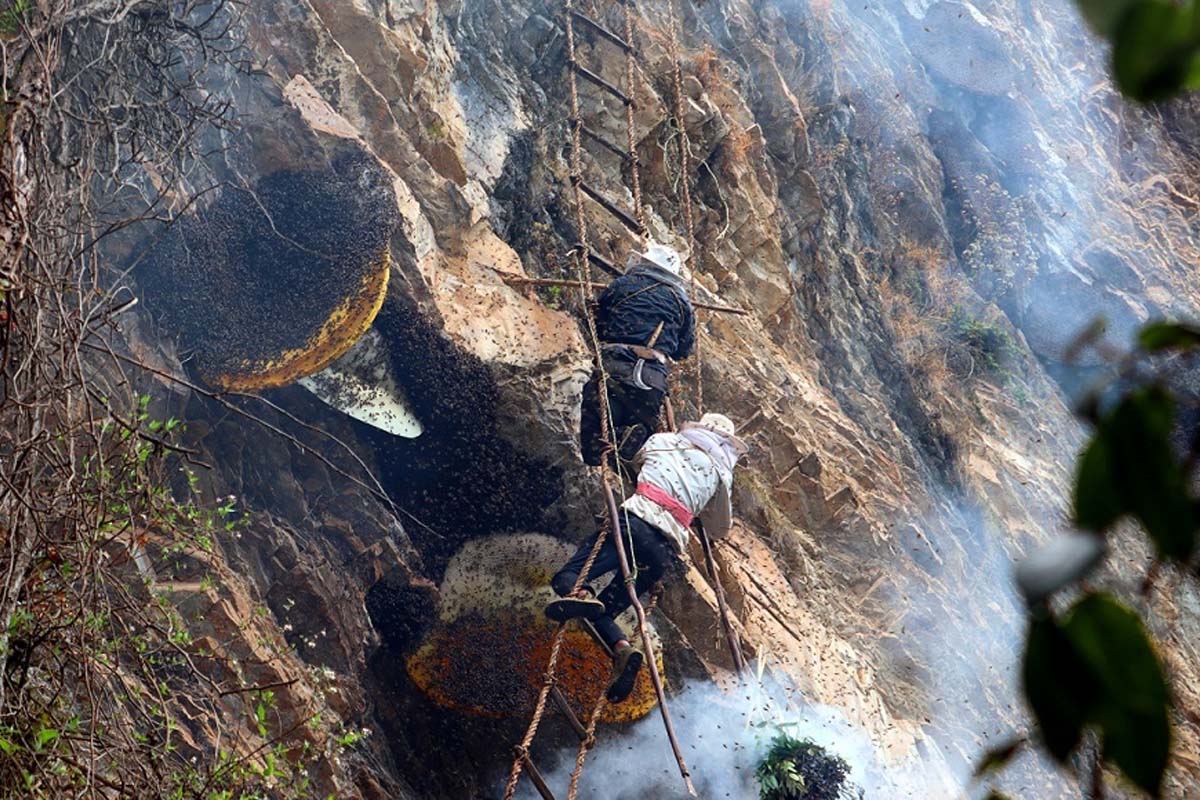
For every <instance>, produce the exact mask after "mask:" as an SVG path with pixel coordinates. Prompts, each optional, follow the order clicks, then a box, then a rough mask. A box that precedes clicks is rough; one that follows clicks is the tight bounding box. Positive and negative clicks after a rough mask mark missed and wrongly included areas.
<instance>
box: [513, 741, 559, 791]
mask: <svg viewBox="0 0 1200 800" xmlns="http://www.w3.org/2000/svg"><path fill="white" fill-rule="evenodd" d="M521 761H523V762H524V763H525V772H526V774H528V775H529V780H531V781H533V785H534V786H535V787H537V790H538V794H540V795H541V796H542V798H543V800H554V792H552V791H550V787H549V786H548V785H547V784H546V779H545V778H543V777H542V773H541V771H540V770H539V769H538V768H537V766H535V765H534V763H533V759H532V758H530V757H529V753H528V752H526V751H525V750H521Z"/></svg>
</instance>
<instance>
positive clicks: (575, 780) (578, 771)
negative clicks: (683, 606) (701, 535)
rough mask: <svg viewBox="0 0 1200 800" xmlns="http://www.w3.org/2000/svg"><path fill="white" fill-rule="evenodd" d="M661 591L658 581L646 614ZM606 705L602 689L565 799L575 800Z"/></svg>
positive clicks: (652, 610) (606, 697) (578, 754)
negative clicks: (585, 761)
mask: <svg viewBox="0 0 1200 800" xmlns="http://www.w3.org/2000/svg"><path fill="white" fill-rule="evenodd" d="M662 593H663V584H662V581H659V582H658V583H656V584H654V588H653V589H651V590H650V602H649V603H647V604H646V616H650V615H651V614H652V613H654V608H655V606H657V605H658V601H659V598H661V597H662ZM606 705H608V693H607V691H606V690H603V689H602V690H601V691H600V695H599V696H598V697H597V698H596V704H595V705H594V706H593V707H592V714H591V716H590V717H589V718H588V724H587V731H586V733H585V735H584V737H583V738H582V739H580V740H579V752H578V753H576V754H575V770H574V771H573V772H572V773H571V785H570V786H569V787H568V788H567V800H576V798H577V797H578V794H579V779H580V777H581V776H582V775H583V762H584V760H586V759H587V754H588V752H589V751H591V749H592V748H593V747H595V746H596V724H597V723H598V722H599V721H600V714H602V713H603V712H604V707H605V706H606Z"/></svg>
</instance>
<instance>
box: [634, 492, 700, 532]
mask: <svg viewBox="0 0 1200 800" xmlns="http://www.w3.org/2000/svg"><path fill="white" fill-rule="evenodd" d="M637 493H638V494H640V495H641V496H642V497H644V498H646V499H647V500H649V501H651V502H652V503H655V504H657V505H658V506H660V507H661V508H662V509H663V510H664V511H666V512H667V513H668V514H670V515H671V516H672V517H674V518H675V521H676V522H678V523H679V524H680V525H682V526H683V527H685V528H687V527H690V526H691V524H692V520H693V519H695V516H694V515H693V514H692V512H691V511H689V510H688V507H687V506H685V505H684V504H683V503H681V502H679V500H678V499H677V498H676V497H675V496H674V495H672V494H671V493H670V492H668V491H667V490H666V489H660V488H658V487H657V486H655V485H654V484H653V483H644V482H642V481H639V482H638V485H637Z"/></svg>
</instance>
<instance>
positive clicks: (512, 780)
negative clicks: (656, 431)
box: [504, 0, 696, 800]
mask: <svg viewBox="0 0 1200 800" xmlns="http://www.w3.org/2000/svg"><path fill="white" fill-rule="evenodd" d="M621 2H622V5H623V6H624V33H625V41H626V42H627V43H628V44H629V45H631V47H630V48H629V49H627V50H625V93H626V96H627V97H629V98H632V97H633V94H634V77H635V75H634V66H635V65H634V57H633V48H632V44H633V8H632V2H631V0H621ZM574 6H575V3H574V0H564V9H565V12H566V13H565V15H564V16H565V22H566V33H567V59H568V63H569V64H571V65H572V68H571V69H569V70H567V76H568V77H567V84H568V88H569V95H570V107H571V127H572V130H571V184H572V187H573V189H574V193H575V222H576V227H577V228H578V231H579V243H578V246H577V247H576V248H575V258H576V264H577V272H578V276H579V295H580V304H581V305H582V307H583V311H584V317H585V319H586V322H587V333H588V339H589V340H590V342H591V346H592V357H593V361H594V363H595V368H596V374H597V380H598V391H597V396H598V397H597V399H598V401H599V404H600V427H601V430H602V431H604V434H603V435H604V448H603V453H602V455H601V460H600V475H601V482H602V484H603V488H604V492H605V498H606V509H607V514H608V518H609V524H610V527H611V528H612V531H613V535H614V544H615V545H616V547H617V554H618V558H619V562H620V566H621V572H622V573H623V576H622V577H623V579H624V581H625V583H626V588H627V590H628V592H629V596H630V601H631V604H632V606H633V607H634V610H635V612H636V614H637V618H638V628H639V632H640V633H641V638H642V643H643V647H644V648H645V655H646V658H648V659H649V661H650V663H649V669H650V676H651V680H652V682H653V683H654V689H655V692H656V694H657V696H658V700H659V706H660V709H659V710H660V712H661V713H662V717H663V723H664V725H665V727H666V730H667V736H668V738H669V739H670V740H671V745H672V748H673V749H674V751H675V758H676V761H677V762H678V764H679V769H680V772H681V774H682V775H683V779H684V783H685V785H686V786H687V789H688V793H689V794H690V795H692V796H695V794H696V793H695V789H694V787H693V786H692V782H691V778H690V775H689V773H688V769H687V765H686V764H685V763H684V761H683V754H682V752H681V751H680V749H679V746H678V742H677V741H676V740H675V734H674V730H673V729H672V726H671V721H670V717H669V715H668V713H667V708H666V698H665V696H664V693H663V688H662V683H661V680H660V679H659V676H658V670H657V668H656V666H655V661H654V652H653V648H652V647H651V642H650V634H649V631H648V629H647V627H646V616H647V614H648V613H649V611H650V610H653V608H654V606H655V605H656V604H657V602H658V598H659V596H660V594H661V584H658V585H656V587H655V589H654V596H653V597H652V599H651V602H650V603H649V604H648V605H647V606H646V607H645V608H643V606H642V605H641V602H640V601H639V600H638V597H637V591H636V589H635V588H634V587H633V585H632V584H631V581H632V580H633V575H631V572H632V570H630V567H629V563H628V560H627V559H626V558H625V548H624V547H623V546H622V542H621V538H620V537H621V532H620V524H619V520H618V516H619V514H620V512H619V510H618V509H617V507H616V501H615V500H614V498H613V493H612V482H611V480H610V466H609V460H608V457H609V454H610V453H612V452H613V442H614V441H615V440H616V431H615V430H614V429H613V425H612V414H611V407H610V400H609V396H608V374H607V371H606V370H605V368H604V359H603V356H602V353H603V350H602V348H601V343H600V336H599V333H598V331H597V328H596V320H595V317H594V315H593V314H592V310H591V306H590V305H589V303H588V299H589V298H588V289H589V287H590V285H591V282H592V281H591V263H590V260H589V258H588V254H589V252H590V249H589V248H590V245H589V229H588V224H587V218H586V216H585V213H584V202H583V200H584V198H583V194H584V193H583V188H582V183H583V142H582V138H583V119H582V118H581V117H580V114H579V84H578V79H577V77H576V72H575V69H574V68H573V67H574V65H575V64H576V49H575V25H574V19H573V15H572V11H573V10H574ZM676 61H677V62H678V59H677V58H676ZM677 69H678V66H677ZM676 82H677V86H678V85H679V79H678V77H677V80H676ZM677 94H678V92H677ZM677 100H678V97H677ZM679 107H680V108H681V107H682V106H679ZM625 124H626V140H627V144H628V147H629V154H630V179H631V183H632V187H631V188H632V193H633V205H634V215H635V218H636V219H637V223H638V227H639V229H640V230H639V234H640V235H639V238H641V239H644V238H645V236H646V232H647V229H646V220H645V211H644V208H643V203H642V189H641V176H640V171H639V158H638V155H637V135H636V133H637V131H636V125H635V119H634V108H633V103H632V102H629V103H627V104H626V105H625ZM685 183H686V182H685ZM690 197H691V196H690V192H689V193H688V194H687V204H688V226H689V237H690V236H691V199H690ZM694 280H695V278H694V276H693V282H694ZM692 288H693V294H694V293H695V286H694V285H693V287H692ZM618 486H619V487H620V489H621V492H622V495H624V486H623V484H621V483H620V481H619V479H618ZM626 527H627V528H628V526H626ZM606 533H607V532H606V531H603V530H602V531H601V532H600V533H599V534H598V535H597V537H596V542H595V544H594V545H593V547H592V551H591V553H589V554H588V558H587V561H586V562H585V563H584V566H583V569H582V571H581V572H580V574H579V577H578V578H577V579H576V581H575V585H574V586H573V587H572V592H577V591H578V590H579V588H580V587H581V586H582V585H583V583H584V581H585V579H586V577H587V575H588V573H589V572H591V568H592V566H593V563H594V562H595V559H596V556H597V554H598V553H599V552H600V547H601V545H602V544H603V542H604V540H605V536H606ZM630 543H631V545H632V541H631V542H630ZM629 553H630V554H631V555H632V553H633V551H632V549H630V550H629ZM634 569H636V562H635V563H634ZM634 574H636V573H634ZM565 628H566V626H565V624H563V625H559V627H558V630H557V631H556V632H555V636H554V644H553V645H552V647H551V649H550V658H549V660H548V663H547V666H546V672H545V677H544V678H543V681H542V688H541V691H540V692H539V693H538V699H537V702H536V704H535V705H534V712H533V716H532V718H531V719H530V721H529V726H528V728H527V729H526V731H525V736H524V738H523V739H522V740H521V744H520V745H518V747H517V748H516V758H515V760H514V761H513V765H512V769H511V770H510V772H509V776H508V783H507V785H506V787H505V791H504V800H512V797H513V795H514V794H515V793H516V789H517V784H518V782H519V781H520V777H521V770H522V767H523V766H524V763H525V759H526V757H527V756H528V753H529V748H530V746H531V745H532V744H533V740H534V738H535V737H536V736H537V731H538V728H539V727H540V725H541V721H542V718H543V716H544V715H545V712H546V701H547V699H548V698H549V696H550V691H551V689H553V688H554V683H555V672H556V670H557V667H558V658H559V655H560V653H561V650H562V644H563V640H564V634H565ZM604 702H605V692H602V693H601V695H600V698H599V700H598V701H597V703H596V706H595V707H594V708H593V709H592V714H591V716H590V717H589V719H588V727H587V731H586V735H585V737H584V739H583V740H582V742H581V744H580V750H579V754H578V755H577V757H576V766H575V770H574V772H573V773H572V776H571V787H570V792H569V795H568V798H569V800H574V798H575V796H576V793H577V791H578V783H579V776H580V775H581V774H582V772H583V764H584V760H585V758H586V754H587V750H588V749H589V748H590V747H591V745H592V743H594V741H595V728H596V724H597V722H598V721H599V718H600V713H601V711H602V709H603V706H604Z"/></svg>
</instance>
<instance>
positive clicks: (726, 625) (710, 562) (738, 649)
mask: <svg viewBox="0 0 1200 800" xmlns="http://www.w3.org/2000/svg"><path fill="white" fill-rule="evenodd" d="M718 491H720V489H718ZM696 529H697V531H698V532H699V534H700V545H701V546H702V547H703V548H704V563H705V565H706V566H707V567H708V577H709V580H711V581H712V583H713V592H714V593H715V594H716V595H717V609H718V610H719V611H720V612H721V630H722V631H724V633H725V644H727V645H728V646H729V655H730V657H731V658H732V659H733V667H734V669H736V670H737V674H738V676H739V677H740V676H741V674H742V673H743V672H744V671H745V669H746V659H745V657H744V656H743V655H742V646H741V644H740V643H739V642H738V640H737V636H736V635H735V634H734V631H733V625H732V624H731V623H730V622H729V606H727V605H726V604H725V589H724V587H722V586H721V575H720V573H718V572H717V560H716V558H714V557H713V549H712V542H711V541H709V539H708V534H707V533H705V532H704V525H703V524H700V523H697V524H696Z"/></svg>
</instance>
